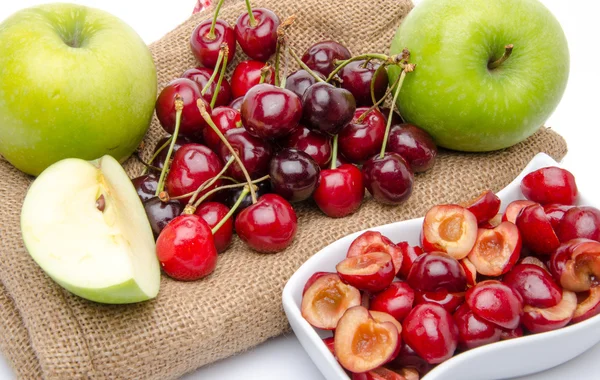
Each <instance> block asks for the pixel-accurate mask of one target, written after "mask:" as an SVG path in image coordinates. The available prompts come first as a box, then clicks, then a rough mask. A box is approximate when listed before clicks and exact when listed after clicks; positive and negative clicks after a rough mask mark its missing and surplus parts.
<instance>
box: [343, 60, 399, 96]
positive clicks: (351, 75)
mask: <svg viewBox="0 0 600 380" xmlns="http://www.w3.org/2000/svg"><path fill="white" fill-rule="evenodd" d="M338 75H339V77H340V79H341V80H342V87H343V88H345V89H346V90H348V91H350V92H351V93H352V95H354V99H356V105H357V106H359V107H370V106H372V105H373V100H372V98H371V81H372V80H373V77H375V83H374V86H373V90H374V91H373V93H374V95H375V100H376V101H377V100H379V99H381V98H382V97H383V95H385V91H386V90H387V87H388V77H387V73H386V70H385V68H384V67H382V66H381V65H380V64H379V63H377V62H373V61H368V62H366V61H365V60H360V61H354V62H350V63H349V64H347V65H346V66H344V67H343V68H342V69H341V70H340V71H339V72H338Z"/></svg>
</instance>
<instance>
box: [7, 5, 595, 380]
mask: <svg viewBox="0 0 600 380" xmlns="http://www.w3.org/2000/svg"><path fill="white" fill-rule="evenodd" d="M282 1H283V0H282ZM365 1H368V0H365ZM371 1H373V2H374V3H376V0H371ZM482 1H491V0H482ZM541 1H542V2H543V3H544V4H545V5H546V6H547V7H548V8H549V9H550V10H551V11H552V12H553V13H554V14H555V15H556V16H557V18H558V20H559V21H560V22H561V24H562V26H563V29H564V31H565V33H566V35H567V39H568V41H569V48H570V53H571V74H570V78H569V84H568V87H567V90H566V92H565V95H564V98H563V99H562V102H561V104H560V105H559V107H558V108H557V110H556V111H555V113H554V114H553V115H552V117H551V118H550V119H549V120H548V123H547V125H548V126H550V127H552V128H553V129H555V130H556V131H557V132H559V133H560V134H561V135H562V136H564V137H565V139H566V140H567V143H568V145H569V153H568V154H567V156H566V157H565V159H564V160H563V163H564V164H565V165H567V166H568V167H569V168H570V169H571V171H572V172H573V173H574V174H575V176H576V178H577V183H578V185H579V187H580V188H585V189H586V192H587V193H588V194H590V193H591V194H593V191H596V192H597V191H598V189H600V174H599V173H600V171H599V170H598V165H600V160H599V159H598V152H600V149H599V146H598V144H599V141H598V138H599V137H600V132H599V131H598V129H599V128H600V123H599V122H598V112H600V95H599V94H600V69H599V68H600V41H599V37H600V20H599V19H598V14H599V13H598V11H599V10H600V6H599V5H597V3H596V2H595V1H593V0H541ZM71 2H73V3H78V4H84V5H89V6H93V7H97V8H101V9H104V10H106V11H109V12H111V13H113V14H114V15H116V16H118V17H120V18H122V19H123V20H125V21H126V22H127V23H128V24H130V25H131V26H132V27H133V28H134V29H135V30H136V31H137V32H138V33H139V34H140V35H141V36H142V38H143V39H144V40H145V41H146V42H147V43H150V42H153V41H155V40H157V39H159V38H160V37H161V36H162V35H163V34H165V33H166V32H168V31H169V30H171V29H173V28H174V27H175V26H177V25H178V24H180V23H181V22H183V21H185V19H187V18H188V17H189V15H190V14H191V12H192V10H193V8H194V5H195V0H164V1H156V0H154V1H149V0H125V1H123V0H119V1H116V0H71ZM414 2H415V3H416V4H418V3H419V2H420V0H415V1H414ZM41 3H44V1H40V0H13V1H9V0H1V1H0V20H3V19H4V18H6V17H8V16H9V15H10V14H12V13H13V12H15V11H17V10H19V9H21V8H25V7H28V6H32V5H36V4H41ZM365 27H368V25H365ZM0 54H2V52H0ZM1 69H2V68H0V70H1ZM0 323H1V322H0ZM597 333H598V334H600V331H599V332H597ZM557 349H562V350H568V349H569V347H558V348H557ZM599 359H600V345H599V346H596V347H595V348H593V349H592V350H590V351H588V352H587V353H585V354H583V355H582V356H580V357H578V358H576V359H574V360H572V361H571V362H569V363H567V364H565V365H562V366H560V367H557V368H555V369H553V370H550V371H548V372H544V373H540V374H537V375H534V376H529V377H526V378H522V379H521V380H524V379H527V380H558V379H569V378H572V379H579V380H592V379H598V378H599V376H600V375H598V374H599V373H600V360H599ZM524 360H527V358H524ZM498 365H499V366H501V365H502V363H501V362H499V363H498ZM13 377H14V375H13V374H12V371H11V370H10V368H9V367H8V364H7V363H6V362H5V361H4V359H3V358H2V357H0V378H1V379H5V378H7V379H8V378H13ZM240 378H241V379H261V380H269V379H289V380H294V379H297V380H306V379H314V380H320V379H322V376H321V375H320V373H319V372H318V370H317V369H316V367H315V366H314V365H313V364H312V362H311V361H310V359H309V358H308V356H307V355H306V354H305V353H304V351H303V349H302V347H301V346H300V344H299V343H298V341H297V340H296V338H295V337H294V335H293V334H291V335H288V336H284V337H279V338H276V339H273V340H271V341H269V342H267V343H265V344H263V345H260V346H258V347H256V348H254V349H252V350H250V351H248V352H246V353H244V354H241V355H238V356H236V357H233V358H229V359H226V360H223V361H221V362H218V363H215V364H213V365H210V366H207V367H205V368H202V369H200V370H198V371H197V372H195V373H193V374H190V375H188V376H186V377H185V379H187V380H191V379H219V380H223V379H240Z"/></svg>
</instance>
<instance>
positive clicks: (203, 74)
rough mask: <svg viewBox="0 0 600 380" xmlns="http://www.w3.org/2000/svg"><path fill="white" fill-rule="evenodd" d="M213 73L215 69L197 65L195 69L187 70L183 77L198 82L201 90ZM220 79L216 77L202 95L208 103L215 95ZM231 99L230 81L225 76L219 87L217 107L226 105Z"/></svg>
mask: <svg viewBox="0 0 600 380" xmlns="http://www.w3.org/2000/svg"><path fill="white" fill-rule="evenodd" d="M212 75H213V69H209V68H208V67H197V68H194V69H189V70H186V71H185V72H184V73H183V74H182V75H181V77H182V78H187V79H191V80H193V81H194V82H196V83H197V84H198V87H199V88H200V91H202V89H203V88H204V86H206V83H208V80H209V79H210V77H211V76H212ZM217 82H218V80H217V79H215V80H214V81H213V82H212V83H211V84H210V86H208V89H207V90H206V93H205V94H204V95H203V96H202V97H203V98H204V100H206V101H207V102H208V103H210V102H211V100H212V98H213V95H214V93H215V91H216V89H217ZM230 101H231V86H230V85H229V81H228V80H227V78H225V77H224V78H223V80H222V81H221V86H220V87H219V94H217V99H216V101H215V107H219V106H226V105H227V104H229V102H230Z"/></svg>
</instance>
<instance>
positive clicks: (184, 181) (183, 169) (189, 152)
mask: <svg viewBox="0 0 600 380" xmlns="http://www.w3.org/2000/svg"><path fill="white" fill-rule="evenodd" d="M221 169H223V164H222V163H221V160H220V159H219V157H218V156H217V154H216V153H214V152H213V151H212V150H210V149H209V148H208V147H206V146H204V145H201V144H187V145H184V146H182V147H181V148H180V149H179V150H178V151H177V153H175V156H174V157H173V163H172V164H171V168H170V170H169V174H167V180H166V183H165V184H166V189H167V191H168V193H169V195H170V196H171V197H177V196H180V195H184V194H188V193H192V192H194V191H196V189H197V188H198V187H200V185H202V184H203V183H204V182H206V181H208V180H210V179H211V178H213V177H215V176H216V175H217V174H219V172H220V171H221ZM220 183H221V182H220V180H217V181H216V182H215V183H214V184H213V185H212V186H210V187H208V188H206V189H205V190H203V191H202V192H201V193H200V195H202V194H204V193H206V192H207V191H209V190H212V189H214V188H215V187H217V186H219V185H220ZM188 200H189V197H187V198H184V199H183V200H182V202H187V201H188Z"/></svg>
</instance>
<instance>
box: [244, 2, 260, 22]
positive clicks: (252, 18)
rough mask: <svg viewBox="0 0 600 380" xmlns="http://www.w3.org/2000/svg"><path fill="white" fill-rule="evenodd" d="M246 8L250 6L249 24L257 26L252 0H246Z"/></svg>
mask: <svg viewBox="0 0 600 380" xmlns="http://www.w3.org/2000/svg"><path fill="white" fill-rule="evenodd" d="M246 8H248V19H249V20H248V24H250V26H251V27H255V26H256V24H258V23H257V22H256V19H255V18H254V14H252V6H251V5H250V0H246Z"/></svg>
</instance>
